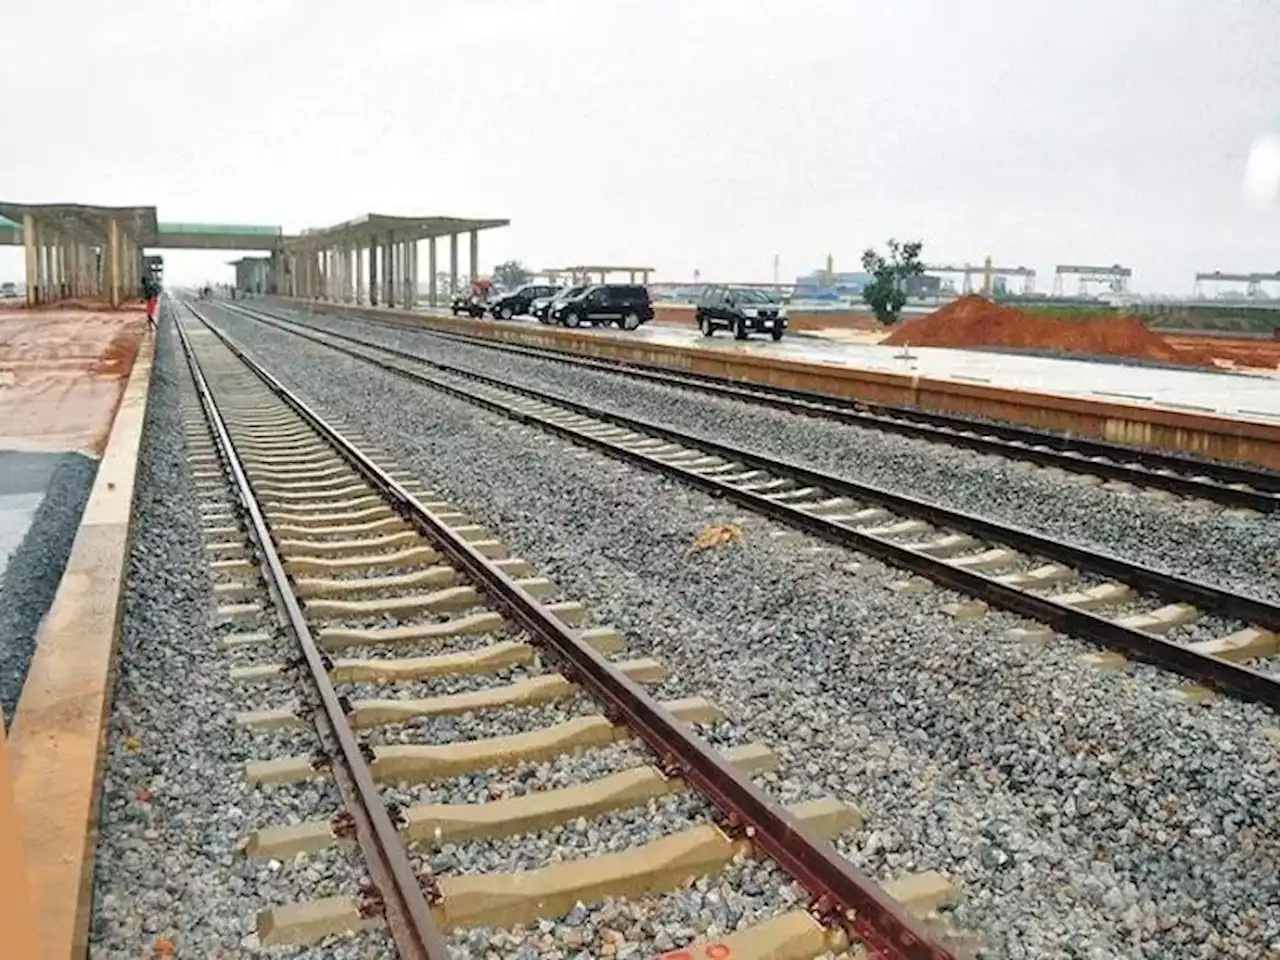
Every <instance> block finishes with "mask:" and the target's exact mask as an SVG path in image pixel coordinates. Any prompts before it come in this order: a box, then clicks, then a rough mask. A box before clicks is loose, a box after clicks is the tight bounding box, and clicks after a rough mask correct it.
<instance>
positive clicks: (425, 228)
mask: <svg viewBox="0 0 1280 960" xmlns="http://www.w3.org/2000/svg"><path fill="white" fill-rule="evenodd" d="M510 223H511V221H510V220H472V219H468V218H466V217H393V216H389V215H387V214H384V213H366V214H365V215H364V216H363V217H356V218H355V219H354V220H347V221H345V222H344V223H338V224H334V225H333V226H331V227H319V228H316V229H312V230H303V231H302V235H301V236H300V237H298V238H296V240H295V241H294V242H295V243H297V244H307V245H310V244H311V243H313V242H324V241H334V242H342V243H351V244H356V245H359V244H362V243H370V242H375V241H380V240H382V239H384V238H385V237H387V236H392V237H394V238H395V240H396V241H409V242H413V241H415V240H427V239H430V238H431V237H447V236H450V235H456V234H459V233H470V232H472V231H473V230H489V229H491V228H493V227H505V226H508V225H510Z"/></svg>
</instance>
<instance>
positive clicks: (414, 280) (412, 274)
mask: <svg viewBox="0 0 1280 960" xmlns="http://www.w3.org/2000/svg"><path fill="white" fill-rule="evenodd" d="M407 249H408V251H409V299H408V300H407V301H405V306H407V307H408V308H409V309H410V310H412V309H413V308H414V307H416V306H417V305H418V241H417V240H410V241H409V243H408V246H407Z"/></svg>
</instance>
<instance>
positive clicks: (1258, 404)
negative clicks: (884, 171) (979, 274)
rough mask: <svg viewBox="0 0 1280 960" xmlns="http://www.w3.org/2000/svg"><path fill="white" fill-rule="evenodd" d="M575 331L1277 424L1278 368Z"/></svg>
mask: <svg viewBox="0 0 1280 960" xmlns="http://www.w3.org/2000/svg"><path fill="white" fill-rule="evenodd" d="M509 322H514V323H518V324H525V323H527V324H531V325H533V326H535V327H536V326H540V324H539V323H538V322H537V321H536V320H534V319H533V318H532V317H519V318H516V319H515V320H514V321H509ZM575 332H581V333H589V334H592V335H594V336H600V337H616V338H620V339H626V340H631V341H636V340H641V341H645V342H649V343H653V344H661V345H664V346H669V347H676V348H699V349H710V350H720V351H725V352H727V353H730V354H740V355H747V356H757V357H761V358H777V359H780V360H794V361H799V362H801V363H821V364H830V365H833V366H839V367H846V368H851V369H857V370H866V371H873V372H877V373H888V374H897V375H906V376H918V377H927V378H930V379H942V380H954V381H956V382H959V383H973V384H981V385H986V386H992V387H999V388H1003V389H1006V390H1023V391H1031V392H1035V393H1042V394H1053V395H1057V396H1064V397H1080V398H1085V399H1091V400H1101V401H1104V402H1106V403H1116V404H1129V405H1133V406H1142V407H1151V406H1155V407H1163V408H1166V409H1169V410H1186V411H1192V412H1196V413H1207V414H1213V415H1215V416H1220V417H1230V418H1232V419H1238V420H1249V421H1256V422H1260V423H1280V370H1273V371H1240V372H1230V371H1226V370H1220V371H1211V370H1205V369H1199V368H1190V367H1188V368H1177V367H1172V366H1153V365H1141V364H1138V363H1135V362H1128V363H1122V362H1119V361H1118V360H1117V361H1107V360H1081V359H1068V358H1064V357H1044V356H1034V355H1030V354H1019V353H1004V352H996V351H994V350H959V349H951V348H945V347H910V348H908V349H905V350H904V348H902V347H889V346H881V345H880V344H878V343H877V342H876V340H877V339H878V338H877V336H876V335H875V334H866V333H861V332H858V331H845V330H831V331H821V330H818V331H802V332H795V331H791V332H788V333H787V335H786V336H785V337H784V338H783V339H782V340H781V341H779V342H778V343H774V342H773V341H772V340H770V339H769V338H768V337H767V336H763V335H759V334H757V335H755V336H753V337H751V338H750V339H748V340H745V341H737V340H734V339H733V336H732V334H729V333H727V332H723V331H722V332H718V333H717V334H716V336H714V337H710V338H708V337H704V336H703V335H702V334H701V333H700V332H699V331H698V330H697V329H696V328H693V327H685V326H682V325H677V324H671V323H647V324H645V325H644V326H642V327H640V328H639V329H638V330H633V331H624V330H618V329H617V328H609V329H602V330H596V329H593V328H589V327H582V328H579V330H578V331H575Z"/></svg>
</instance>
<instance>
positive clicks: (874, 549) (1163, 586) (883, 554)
mask: <svg viewBox="0 0 1280 960" xmlns="http://www.w3.org/2000/svg"><path fill="white" fill-rule="evenodd" d="M260 322H262V321H260ZM265 322H267V323H268V325H271V326H277V327H278V328H279V329H281V330H283V331H285V332H289V333H292V334H294V335H295V336H300V337H303V338H305V339H310V340H313V341H314V342H317V343H320V344H322V345H325V346H328V347H329V348H330V349H333V350H338V351H339V352H344V353H348V354H349V355H351V356H355V357H358V358H359V359H362V360H365V361H366V362H368V363H371V364H373V365H375V366H378V367H381V368H383V369H386V370H389V371H391V372H393V373H396V374H398V375H400V376H403V377H405V378H408V379H411V380H415V381H417V382H420V383H423V384H426V385H428V386H430V387H432V388H434V389H439V390H442V391H444V392H447V393H450V394H451V395H454V396H457V397H459V398H460V399H463V400H466V401H467V402H469V403H473V404H478V405H480V406H483V407H485V408H486V409H490V410H493V411H494V412H497V413H500V414H502V415H504V416H506V417H509V418H512V419H516V420H518V421H521V422H524V423H527V424H529V425H531V426H536V427H538V428H540V429H543V430H549V431H551V432H554V433H556V434H558V435H560V436H562V437H564V438H565V439H568V440H572V441H573V442H575V443H578V444H584V443H586V444H590V445H592V446H595V447H597V448H599V449H603V450H605V451H607V452H608V453H610V454H611V455H613V456H616V457H619V458H622V459H625V460H628V461H630V462H633V463H637V464H640V465H642V466H644V467H646V468H648V469H652V470H658V471H661V472H663V473H666V474H668V475H670V476H674V477H677V478H679V479H681V480H683V481H685V482H687V483H690V484H693V485H695V486H698V487H701V488H702V489H704V490H707V491H709V492H711V493H714V494H716V495H718V496H723V497H725V498H726V499H729V500H732V501H734V502H735V503H738V504H741V505H742V506H745V507H747V508H748V509H750V510H752V511H753V512H756V513H760V514H763V515H765V516H768V517H770V518H771V519H774V520H777V521H779V522H781V523H785V524H787V525H789V526H793V527H797V528H799V529H802V530H804V531H806V532H808V533H811V534H814V535H815V536H818V537H821V538H823V539H825V540H828V541H830V542H834V543H838V544H840V545H841V546H845V547H848V548H850V549H854V550H859V551H861V552H863V553H867V554H870V555H872V556H875V557H878V558H880V559H882V560H885V561H886V562H888V563H891V564H893V565H894V566H898V567H901V568H902V569H905V570H908V571H910V572H913V573H917V574H920V575H921V576H924V577H927V578H928V579H930V580H933V581H935V582H938V583H941V584H943V585H944V586H947V587H950V588H951V589H954V590H957V591H959V592H961V593H965V594H968V595H969V596H974V597H979V598H981V599H983V600H986V601H988V602H990V603H992V604H994V605H996V606H999V607H1002V608H1004V609H1006V610H1010V611H1012V612H1014V613H1018V614H1021V615H1023V616H1027V617H1030V618H1032V619H1035V620H1039V621H1041V622H1043V623H1047V624H1049V625H1051V626H1053V627H1054V628H1055V629H1057V630H1059V631H1061V632H1064V633H1069V634H1071V635H1073V636H1077V637H1081V638H1083V639H1087V640H1090V641H1092V642H1094V643H1097V644H1099V645H1101V646H1104V647H1111V648H1117V649H1121V650H1124V651H1126V652H1127V653H1129V654H1131V655H1133V656H1135V657H1137V658H1139V659H1142V660H1147V661H1149V662H1151V663H1155V664H1157V665H1158V666H1161V667H1164V668H1166V669H1169V670H1172V671H1174V672H1176V673H1179V674H1182V675H1183V676H1186V677H1188V678H1190V679H1192V680H1195V681H1196V682H1198V683H1202V684H1205V685H1208V686H1212V687H1215V688H1217V689H1219V690H1222V691H1223V692H1226V693H1230V694H1231V695H1233V696H1235V697H1238V698H1240V699H1244V700H1252V701H1256V702H1259V703H1263V704H1265V705H1267V706H1269V707H1271V708H1272V709H1276V710H1280V679H1277V678H1273V677H1271V676H1268V675H1267V674H1264V673H1261V672H1259V671H1256V670H1252V669H1250V668H1249V667H1245V666H1241V665H1240V664H1236V663H1232V662H1231V661H1228V660H1224V659H1222V658H1220V657H1215V656H1212V655H1210V654H1205V653H1200V652H1198V651H1196V650H1193V649H1192V648H1190V647H1187V646H1183V645H1181V644H1178V643H1174V642H1173V641H1170V640H1166V639H1164V638H1162V637H1158V636H1155V635H1153V634H1149V633H1144V632H1143V631H1141V630H1136V629H1133V628H1130V627H1126V626H1123V625H1121V624H1119V623H1117V622H1114V621H1111V620H1107V619H1106V618H1104V617H1099V616H1096V615H1094V614H1091V613H1088V612H1086V611H1082V610H1076V609H1073V608H1071V607H1066V606H1063V605H1062V604H1059V603H1055V602H1054V601H1052V600H1051V599H1049V598H1047V597H1042V596H1039V595H1037V594H1034V593H1031V592H1029V591H1026V590H1022V589H1020V588H1018V587H1014V586H1010V585H1008V584H1004V583H1001V582H999V581H998V580H996V579H994V578H992V577H987V576H985V575H983V574H980V573H976V572H973V571H970V570H966V569H964V568H961V567H956V566H954V565H952V564H949V563H947V562H946V561H945V560H941V559H938V558H935V557H931V556H929V555H927V554H924V553H920V552H919V551H916V550H912V549H911V548H909V547H906V546H903V545H900V544H897V543H893V542H892V541H888V540H883V539H881V538H879V537H875V536H873V535H871V534H867V533H862V532H860V531H858V530H856V529H854V528H850V527H846V526H843V525H841V524H838V523H834V522H832V521H830V520H827V519H825V518H823V517H821V516H816V515H814V514H810V513H806V512H804V511H802V510H799V509H797V508H796V507H793V506H790V505H789V504H786V503H781V502H778V501H774V500H770V499H768V498H767V497H766V496H764V495H763V494H758V493H753V492H751V491H747V490H740V489H738V488H737V487H734V486H732V485H731V484H728V483H725V482H723V481H721V480H718V479H717V478H716V477H714V476H704V475H702V474H698V473H695V472H693V471H689V470H686V469H684V468H682V467H680V466H679V465H678V464H670V463H665V462H663V461H661V460H658V459H655V458H653V457H649V456H647V455H646V454H645V453H644V452H643V451H636V450H629V449H627V448H625V447H621V446H618V445H617V444H613V443H611V442H609V441H607V440H602V439H598V438H594V437H590V436H586V435H584V434H581V433H579V432H578V431H576V430H574V429H573V428H571V427H565V426H561V425H558V424H555V423H552V422H551V421H547V420H545V419H543V418H541V417H537V416H534V415H531V414H527V413H523V412H522V411H519V410H513V409H512V408H510V407H508V406H505V405H503V404H501V403H499V402H496V401H494V400H491V399H489V398H486V397H480V396H477V395H475V394H473V393H470V392H468V391H466V390H463V389H461V388H459V387H457V386H454V385H452V384H449V383H445V382H443V381H440V380H436V379H433V378H431V377H428V376H425V375H424V374H422V373H420V372H418V371H413V370H406V369H403V368H401V367H398V366H393V365H389V364H387V363H386V362H385V361H383V360H380V359H379V358H377V357H375V356H366V355H362V354H361V353H360V352H359V351H357V350H352V349H350V348H347V347H343V346H340V345H336V344H332V343H326V342H325V340H324V339H322V337H336V338H339V339H346V340H352V341H353V342H355V343H360V344H361V345H362V346H364V347H369V348H371V349H373V350H375V351H378V352H381V353H386V354H389V355H391V356H394V357H397V358H398V359H404V360H407V361H409V362H412V363H417V364H422V365H425V366H430V367H435V368H437V369H442V370H445V372H448V373H451V374H454V375H457V376H460V377H464V378H466V379H470V380H475V381H478V382H481V383H485V384H486V385H489V386H493V387H495V388H497V389H501V390H506V391H508V392H511V393H516V394H519V395H522V396H528V397H530V398H531V399H535V400H539V401H541V402H545V403H549V404H554V405H557V406H561V407H563V408H564V409H566V410H568V411H571V412H574V413H578V414H581V415H583V416H588V417H592V418H594V419H596V420H599V421H602V422H609V423H613V424H615V425H617V426H620V427H625V428H627V429H629V430H632V431H635V432H637V433H645V434H649V435H651V436H656V437H661V438H663V439H666V440H669V441H671V442H673V443H678V444H680V445H682V446H685V447H689V448H692V449H698V450H702V451H705V452H707V453H709V454H712V455H715V456H719V457H721V458H723V459H726V460H731V461H733V462H736V463H741V464H743V465H744V466H746V467H751V468H752V469H759V470H764V471H768V472H769V473H771V474H773V475H775V476H784V477H788V478H790V479H792V480H794V481H796V482H797V483H799V484H801V485H802V486H815V487H821V488H822V489H824V490H826V491H828V492H829V493H831V494H838V495H844V496H848V497H850V498H853V499H859V500H863V501H870V502H875V503H880V504H882V505H884V506H886V507H889V508H890V509H893V510H895V511H897V512H899V513H901V514H904V515H907V516H915V517H919V518H920V519H923V520H926V521H927V522H929V523H931V524H933V525H935V526H938V527H946V528H951V529H957V530H965V531H967V532H970V533H974V534H977V535H978V536H980V537H982V538H983V539H984V540H987V541H988V542H992V543H1004V544H1007V545H1009V546H1013V547H1015V548H1017V549H1018V550H1020V551H1021V552H1023V553H1025V554H1030V555H1032V556H1039V557H1045V558H1048V559H1053V560H1059V561H1063V562H1066V563H1069V564H1070V565H1072V566H1075V567H1078V568H1081V569H1085V570H1090V571H1093V572H1095V573H1101V574H1105V575H1107V576H1110V577H1115V578H1116V579H1118V580H1121V581H1123V582H1125V583H1127V584H1129V585H1130V586H1134V587H1138V588H1139V589H1142V590H1146V591H1148V592H1151V593H1154V594H1157V595H1160V596H1164V597H1167V598H1169V599H1176V600H1178V601H1180V602H1190V603H1192V604H1194V605H1195V606H1196V607H1197V608H1199V609H1201V610H1204V611H1206V612H1211V613H1217V614H1220V615H1222V616H1224V617H1229V618H1232V619H1237V620H1243V621H1246V622H1248V623H1253V624H1257V625H1259V626H1263V627H1266V628H1268V629H1270V630H1278V629H1280V607H1278V606H1276V605H1274V604H1270V603H1267V602H1265V601H1262V600H1258V599H1255V598H1253V597H1247V596H1244V595H1241V594H1237V593H1232V592H1230V591H1227V590H1223V589H1221V588H1219V587H1215V586H1213V585H1211V584H1206V583H1201V582H1198V581H1195V580H1188V579H1185V578H1183V577H1178V576H1175V575H1173V574H1169V573H1165V572H1163V571H1159V570H1155V569H1153V568H1150V567H1145V566H1142V565H1140V564H1136V563H1133V562H1131V561H1128V560H1124V559H1122V558H1120V557H1116V556H1114V555H1111V554H1106V553H1100V552H1095V551H1090V550H1086V549H1084V548H1082V547H1077V546H1074V545H1072V544H1069V543H1064V542H1061V541H1058V540H1053V539H1051V538H1048V537H1043V536H1040V535H1038V534H1035V533H1031V532H1030V531H1026V530H1019V529H1016V528H1014V527H1009V526H1006V525H1004V524H1000V523H996V522H995V521H991V520H988V519H986V518H983V517H979V516H976V515H974V514H970V513H965V512H962V511H958V510H951V509H949V508H946V507H942V506H940V505H938V504H934V503H930V502H928V501H923V500H917V499H915V498H912V497H907V496H904V495H902V494H896V493H893V492H891V491H887V490H883V489H882V488H879V487H873V486H870V485H866V484H859V483H855V482H853V481H850V480H845V479H843V478H840V477H835V476H832V475H830V474H824V473H821V472H819V471H816V470H811V469H809V468H807V467H803V466H800V465H798V464H793V463H790V462H787V461H783V460H776V459H773V458H770V457H767V456H763V455H760V454H756V453H752V452H750V451H745V450H741V449H739V448H736V447H731V446H728V445H725V444H720V443H716V442H714V441H711V440H705V439H703V438H701V437H695V436H691V435H688V434H684V433H681V432H679V431H676V430H672V429H671V428H668V427H664V426H661V425H659V424H653V423H649V422H648V421H644V420H639V419H636V418H632V417H626V416H622V415H620V414H614V413H608V412H604V411H601V410H598V409H595V408H591V407H588V406H586V405H584V404H581V403H577V402H576V401H571V400H566V399H563V398H560V397H557V396H555V395H553V394H548V393H543V392H540V391H536V390H530V389H528V388H523V387H517V386H514V385H512V384H510V383H506V382H503V381H499V380H496V379H494V378H492V377H486V376H484V375H482V374H477V373H474V372H471V371H468V370H463V369H461V368H453V367H452V366H451V365H449V364H443V363H441V362H440V361H435V360H431V359H428V358H425V357H420V356H418V355H416V354H412V353H409V352H407V351H401V350H397V349H395V348H390V347H383V346H378V345H373V344H368V343H365V342H363V341H358V340H355V338H351V337H346V336H344V335H341V334H331V333H328V332H324V333H323V334H320V335H316V334H313V333H312V332H311V331H310V330H309V329H306V328H304V329H298V328H297V327H296V325H295V326H281V325H280V324H279V323H278V322H277V321H275V320H274V319H270V318H268V319H267V320H266V321H265ZM286 323H287V321H286Z"/></svg>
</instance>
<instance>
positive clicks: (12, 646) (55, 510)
mask: <svg viewBox="0 0 1280 960" xmlns="http://www.w3.org/2000/svg"><path fill="white" fill-rule="evenodd" d="M0 471H4V472H5V481H6V486H8V487H12V484H13V483H14V482H16V480H17V475H19V474H27V475H28V479H29V480H30V481H31V484H33V485H34V486H35V487H36V488H39V487H40V486H42V485H43V486H44V498H43V499H42V500H41V501H40V505H39V506H38V507H36V511H35V514H34V516H32V518H31V525H30V526H29V527H28V528H27V532H26V533H25V534H24V535H23V537H22V542H21V543H20V544H19V545H18V547H17V549H15V550H14V551H13V553H12V555H11V556H10V557H9V561H8V563H6V564H5V566H4V572H3V575H0V708H3V711H4V717H5V722H6V723H10V722H12V718H13V711H14V708H15V707H16V706H17V703H18V697H19V695H20V694H21V693H22V684H23V682H24V681H25V680H26V677H27V669H28V668H29V667H30V666H31V658H32V657H33V656H34V655H35V649H36V634H37V633H38V632H39V630H40V624H41V622H42V621H43V620H44V615H45V614H46V613H47V612H48V611H49V607H50V606H51V605H52V604H53V597H54V594H56V593H57V592H58V584H59V583H60V582H61V580H62V571H63V569H64V568H65V567H66V565H67V557H69V556H70V555H71V544H72V543H73V542H74V541H75V538H76V530H77V529H79V526H80V516H81V514H83V513H84V505H85V504H86V503H87V502H88V500H89V492H90V490H92V489H93V478H94V477H95V476H97V473H98V461H97V460H95V459H93V458H92V457H86V456H84V455H83V454H79V453H65V454H30V453H13V452H7V451H6V452H0ZM46 476H47V483H46V481H45V477H46Z"/></svg>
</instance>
